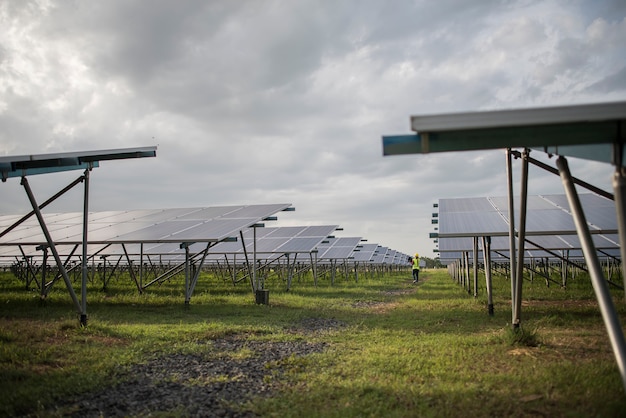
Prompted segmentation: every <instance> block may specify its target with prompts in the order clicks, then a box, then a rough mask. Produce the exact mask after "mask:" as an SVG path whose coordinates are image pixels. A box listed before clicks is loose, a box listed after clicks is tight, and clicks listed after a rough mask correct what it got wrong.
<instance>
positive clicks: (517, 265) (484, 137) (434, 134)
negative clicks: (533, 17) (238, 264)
mask: <svg viewBox="0 0 626 418" xmlns="http://www.w3.org/2000/svg"><path fill="white" fill-rule="evenodd" d="M411 128H412V130H413V131H415V133H414V134H412V135H396V136H383V138H382V140H383V155H398V154H424V153H430V152H449V151H469V150H484V149H497V148H503V149H506V150H507V152H506V163H507V165H506V172H507V183H508V189H509V199H508V212H509V213H510V214H511V216H510V222H509V242H510V245H509V247H510V254H517V258H516V257H511V258H510V260H511V283H512V284H511V304H512V324H513V327H514V328H518V327H519V326H520V322H521V319H520V312H521V302H522V300H521V293H522V280H521V276H522V272H523V270H522V269H523V264H524V262H523V260H524V252H525V249H524V246H525V240H526V219H527V218H526V217H527V191H528V165H529V163H531V162H532V163H533V164H535V162H533V161H532V159H531V158H530V149H531V148H535V149H540V150H543V151H545V152H547V153H549V154H555V155H558V158H557V167H558V169H553V168H550V170H549V171H551V172H553V173H557V174H558V175H559V176H560V177H561V180H562V182H563V187H564V189H565V194H566V196H567V200H568V203H569V207H570V208H571V211H572V217H573V220H574V224H575V227H576V231H577V234H578V237H579V239H580V241H581V247H582V250H583V253H584V257H585V261H586V264H587V267H588V269H589V273H590V276H591V280H592V283H593V287H594V291H595V293H596V297H597V299H598V303H599V306H600V311H601V313H602V317H603V320H604V323H605V325H606V328H607V332H608V334H609V339H610V340H611V346H612V348H613V352H614V354H615V358H616V360H617V364H618V367H619V370H620V373H621V377H622V383H623V385H624V388H625V389H626V341H625V340H624V333H623V330H622V327H621V324H620V321H619V318H618V317H617V313H616V311H615V307H614V305H613V301H612V299H611V296H610V293H609V289H608V286H607V284H606V280H605V278H604V275H603V272H602V269H601V265H600V262H599V259H598V256H597V252H596V249H595V247H594V243H593V238H592V234H591V232H590V228H589V224H588V222H587V220H586V218H585V212H584V210H583V207H582V204H581V202H580V198H579V196H578V193H577V191H576V188H575V184H579V185H581V184H582V185H583V186H584V187H586V184H584V182H581V181H580V180H578V179H575V178H574V177H573V176H572V175H571V172H570V170H569V166H568V163H567V159H566V157H567V156H574V157H580V158H589V159H594V160H600V161H608V162H610V163H612V164H613V165H614V166H615V174H614V177H613V188H614V199H615V207H616V214H617V225H618V231H619V237H620V249H621V259H622V260H624V259H626V170H624V169H623V167H624V161H625V159H624V143H625V142H626V141H625V140H626V129H625V128H626V102H615V103H599V104H589V105H576V106H561V107H550V108H535V109H517V110H502V111H488V112H468V113H455V114H443V115H424V116H412V117H411ZM513 148H523V151H522V152H514V151H513V150H512V149H513ZM513 156H515V157H516V158H522V169H521V171H522V172H521V184H520V197H519V200H520V202H519V205H520V206H519V212H518V214H519V218H518V219H519V224H518V227H517V229H516V222H515V216H516V214H515V212H514V209H513V208H514V198H513V176H512V158H513ZM543 168H545V167H543ZM546 169H547V168H546ZM606 194H608V193H606ZM516 236H517V238H518V243H519V247H518V248H517V251H516V242H515V237H516ZM622 271H623V273H622V275H623V277H624V280H625V283H626V265H625V263H622Z"/></svg>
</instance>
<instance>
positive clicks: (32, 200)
mask: <svg viewBox="0 0 626 418" xmlns="http://www.w3.org/2000/svg"><path fill="white" fill-rule="evenodd" d="M22 186H24V190H25V191H26V195H27V196H28V200H29V201H30V205H31V206H32V207H33V211H34V212H35V215H36V216H37V221H38V222H39V226H41V231H42V232H43V234H44V236H45V237H46V242H47V243H48V247H49V248H50V251H51V252H52V256H53V257H54V261H55V262H56V263H57V267H58V268H59V271H60V272H61V275H62V276H63V281H64V282H65V286H66V287H67V291H68V292H69V294H70V297H71V298H72V301H73V302H74V306H75V307H76V310H77V311H78V312H81V305H80V302H79V301H78V298H77V297H76V293H74V288H73V287H72V282H71V281H70V278H69V276H68V275H67V270H65V266H64V265H63V262H62V261H61V257H59V252H58V251H57V248H56V246H55V245H54V241H53V240H52V236H51V235H50V231H48V227H47V226H46V221H45V220H44V218H43V215H42V214H41V211H40V210H39V206H38V205H37V201H36V200H35V196H34V195H33V191H32V190H31V188H30V185H29V184H28V180H27V179H26V177H22Z"/></svg>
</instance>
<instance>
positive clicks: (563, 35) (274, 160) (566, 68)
mask: <svg viewBox="0 0 626 418" xmlns="http://www.w3.org/2000/svg"><path fill="white" fill-rule="evenodd" d="M625 99H626V2H624V1H623V0H615V1H605V0H579V1H576V0H563V1H545V0H542V1H532V0H521V1H512V0H511V1H505V0H502V1H495V0H494V1H489V0H481V1H467V0H445V1H444V0H437V1H434V0H432V1H431V0H428V1H427V0H421V1H408V0H407V1H395V0H391V1H364V0H354V1H348V0H338V1H322V0H309V1H296V0H285V1H261V0H250V1H235V0H232V1H204V0H202V1H200V0H198V1H180V0H177V1H173V0H172V1H161V0H150V1H147V0H146V1H132V0H119V1H115V0H107V1H100V0H93V1H87V0H85V1H69V0H68V1H54V0H49V1H46V0H40V1H27V0H15V1H11V0H3V1H0V155H23V154H40V153H52V152H69V151H83V150H101V149H115V148H126V147H135V146H146V145H158V151H157V157H156V158H149V159H140V160H127V161H111V162H103V163H102V164H101V165H100V167H99V168H97V169H95V170H94V172H93V174H92V177H91V203H90V209H91V210H121V209H138V208H166V207H168V208H169V207H197V206H215V205H222V204H233V205H234V204H255V203H291V204H293V206H294V207H295V208H296V211H295V212H293V213H283V214H280V216H279V221H278V222H276V223H270V224H271V225H272V226H283V225H311V224H338V225H340V226H341V227H343V228H344V231H343V232H341V233H338V234H337V235H338V236H361V237H364V238H367V239H368V241H369V242H370V243H378V244H381V245H383V246H386V247H390V248H393V249H396V250H399V251H403V252H405V253H414V252H415V251H418V252H420V253H421V254H422V255H425V256H429V257H433V256H434V254H433V252H432V250H433V248H434V244H433V243H432V240H430V239H429V238H428V235H429V233H430V232H432V231H433V225H431V214H432V212H433V208H432V205H433V203H435V202H437V201H438V199H440V198H454V197H478V196H503V195H506V176H505V156H504V151H502V150H494V151H487V152H484V151H483V152H465V153H450V154H429V155H409V156H394V157H383V156H382V140H381V137H382V135H393V134H408V133H410V123H409V118H410V116H411V115H418V114H437V113H448V112H459V111H476V110H491V109H511V108H527V107H538V106H542V107H543V106H552V105H563V104H573V103H595V102H607V101H617V100H625ZM535 154H536V155H535ZM540 154H541V153H539V152H535V153H534V154H533V156H534V157H535V158H539V159H542V160H544V161H549V163H550V164H551V165H553V166H554V161H550V160H548V159H547V157H543V156H541V155H540ZM570 165H571V168H572V171H573V174H574V175H575V176H579V177H582V178H584V179H586V180H589V181H590V182H592V183H594V184H596V185H598V186H600V187H603V188H605V189H607V190H608V189H610V178H611V175H612V172H613V168H612V167H611V166H610V165H608V164H600V163H590V162H585V161H582V160H577V161H575V160H570ZM514 171H515V172H516V175H517V173H518V172H519V164H516V165H514ZM78 175H80V172H71V173H63V174H54V175H49V176H33V177H31V178H30V183H31V185H32V187H33V189H34V190H35V193H36V195H37V197H38V200H39V201H40V202H41V201H43V200H45V199H46V198H47V197H49V196H51V195H52V194H53V193H55V192H57V191H58V190H59V189H61V188H62V187H64V186H65V185H66V184H68V183H69V182H70V181H71V180H73V179H74V178H76V177H77V176H78ZM530 176H531V182H530V187H529V192H530V193H531V194H540V193H563V188H562V185H561V183H560V180H559V179H558V177H556V176H554V175H548V174H544V173H542V172H540V171H539V169H536V168H531V171H530ZM0 187H1V191H0V193H1V194H0V213H2V214H7V213H20V212H24V211H26V210H28V209H30V207H29V204H28V200H27V198H26V195H25V193H24V191H23V189H22V188H21V186H20V184H19V179H9V180H8V181H7V182H6V183H3V184H1V185H0ZM81 193H82V189H80V188H79V189H78V190H76V191H73V192H71V193H69V194H68V195H67V196H64V197H63V198H61V199H60V200H59V202H58V203H56V204H54V205H52V206H51V207H50V209H49V210H50V211H80V210H81V205H82V198H81Z"/></svg>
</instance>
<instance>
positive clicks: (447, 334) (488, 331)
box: [0, 270, 626, 417]
mask: <svg viewBox="0 0 626 418" xmlns="http://www.w3.org/2000/svg"><path fill="white" fill-rule="evenodd" d="M420 279H421V282H420V285H419V288H418V290H415V287H414V285H412V284H411V279H410V277H409V274H388V275H385V276H384V277H364V276H361V277H360V279H359V282H358V283H355V282H354V281H351V280H348V281H346V280H338V281H337V282H336V284H335V286H332V287H331V286H330V285H329V283H328V282H327V281H326V280H323V279H321V280H320V281H319V282H318V286H317V287H314V286H313V285H312V280H311V279H310V278H307V279H306V280H305V279H303V280H302V281H301V282H296V281H295V282H294V284H293V288H292V290H291V291H289V292H285V291H284V290H283V289H284V285H283V284H282V283H281V282H280V281H278V280H274V281H270V282H268V286H269V288H270V304H269V305H256V304H255V302H254V297H253V295H252V293H251V291H250V288H249V286H247V285H245V284H239V285H237V286H233V285H232V284H230V283H228V282H223V281H222V280H221V279H217V278H213V277H208V276H206V277H204V278H202V279H201V281H200V282H199V284H198V287H197V288H196V292H195V294H194V296H193V297H192V299H191V305H190V306H188V307H185V305H184V303H183V300H184V298H183V295H182V281H181V279H180V278H178V279H176V280H174V281H172V282H169V283H164V284H163V285H161V286H155V287H153V288H149V289H148V291H147V292H146V293H145V294H143V295H139V294H138V292H137V290H136V288H134V287H133V285H132V284H131V281H130V280H129V279H127V278H126V279H124V278H117V279H115V280H114V281H113V282H112V283H111V284H110V286H109V289H108V290H107V292H102V291H101V290H99V287H100V286H101V285H100V284H99V283H97V282H94V283H91V284H90V287H91V288H90V290H89V297H88V301H89V303H88V317H89V323H88V326H87V327H86V328H81V327H80V326H79V324H78V319H77V316H76V314H75V313H74V312H73V311H72V305H71V303H70V299H69V296H68V295H67V292H66V291H65V289H64V288H63V284H62V283H60V284H58V285H57V288H56V289H54V290H53V291H52V293H51V294H50V296H49V297H48V298H47V299H46V300H45V301H43V302H42V301H41V300H40V299H39V296H38V294H37V292H35V291H26V290H24V286H23V284H22V283H21V282H19V281H17V280H16V279H15V278H13V277H12V276H10V275H4V276H2V277H0V393H2V399H3V400H2V402H1V403H0V416H14V415H32V416H46V412H45V411H46V409H47V408H48V407H50V406H51V405H54V403H55V402H56V401H57V400H58V399H63V398H67V397H69V396H74V395H76V394H79V393H82V392H87V391H90V390H95V389H98V388H103V387H106V386H107V385H112V384H114V383H115V382H116V381H118V380H119V379H122V378H124V371H125V370H127V368H129V367H130V366H131V365H133V364H135V363H139V362H142V361H145V360H146V359H148V358H150V357H154V356H161V355H166V354H168V353H178V352H189V353H201V352H202V351H203V350H206V346H207V345H206V341H207V340H211V339H215V338H220V337H223V336H226V335H233V334H238V335H241V336H245V338H248V339H264V340H277V341H279V340H286V339H293V338H306V339H308V340H309V341H315V342H325V343H327V347H328V348H327V350H326V351H325V352H323V353H319V354H314V355H310V356H307V357H306V358H295V357H292V358H290V359H288V360H287V361H286V366H287V373H286V375H285V376H284V377H283V378H282V380H281V381H280V390H279V391H278V392H277V393H276V394H275V395H274V396H273V397H272V398H269V399H256V400H254V401H253V403H252V408H253V409H254V410H255V411H256V412H257V413H259V414H261V415H263V416H279V417H303V416H307V417H309V416H310V417H315V416H319V417H379V416H386V417H411V416H426V417H428V416H433V417H447V416H450V417H452V416H459V415H464V416H620V415H622V413H623V411H624V410H626V409H625V408H626V396H625V394H624V390H623V388H622V384H621V379H620V375H619V372H618V369H617V366H616V363H615V359H614V357H613V353H612V351H611V348H610V344H609V340H608V336H607V335H606V331H605V328H604V325H603V323H602V319H601V317H600V313H599V310H598V308H597V306H596V304H595V302H594V299H593V290H592V288H591V284H590V283H589V281H588V279H585V278H582V277H577V278H576V279H570V282H569V283H568V288H567V290H564V289H561V288H559V287H557V286H554V285H551V287H546V286H545V282H544V281H542V280H535V281H534V282H532V283H531V282H525V283H524V291H523V299H524V306H523V308H522V328H521V330H520V331H519V332H514V331H512V330H511V327H510V321H511V308H510V283H509V282H508V280H507V279H506V278H503V277H496V278H495V279H494V305H495V315H494V316H492V317H490V316H488V315H487V307H486V303H487V302H486V296H485V292H484V289H481V291H480V292H479V293H480V294H479V297H478V298H477V299H474V298H473V297H471V296H469V295H468V294H467V292H466V291H464V290H463V289H462V288H461V287H460V286H459V285H458V284H457V283H456V282H455V281H453V280H452V279H451V278H450V277H449V276H448V275H447V273H446V272H445V271H443V270H424V271H423V272H422V274H421V277H420ZM481 285H482V283H481ZM613 294H614V297H615V302H616V306H617V308H618V311H619V315H620V318H621V321H622V323H624V321H625V320H626V314H625V312H626V309H625V306H624V302H623V296H624V295H623V292H618V291H613ZM307 318H332V319H336V320H339V321H342V323H345V324H346V327H344V328H341V329H337V330H334V331H330V332H323V333H311V334H306V335H294V333H293V332H289V331H288V330H290V329H292V328H293V327H294V326H295V325H297V324H299V323H300V322H301V321H302V320H304V319H307ZM250 354H251V353H245V352H241V353H232V355H234V356H246V355H250ZM195 383H197V384H202V382H189V384H195ZM172 415H173V416H177V415H184V409H183V406H181V409H180V410H177V411H173V412H172Z"/></svg>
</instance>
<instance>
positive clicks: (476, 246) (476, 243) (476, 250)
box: [474, 237, 478, 298]
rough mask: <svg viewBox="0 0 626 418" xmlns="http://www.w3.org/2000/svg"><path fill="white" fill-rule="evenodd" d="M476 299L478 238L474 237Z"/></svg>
mask: <svg viewBox="0 0 626 418" xmlns="http://www.w3.org/2000/svg"><path fill="white" fill-rule="evenodd" d="M474 297H475V298H477V297H478V237H474Z"/></svg>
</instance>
